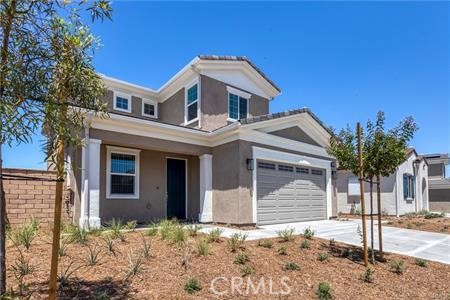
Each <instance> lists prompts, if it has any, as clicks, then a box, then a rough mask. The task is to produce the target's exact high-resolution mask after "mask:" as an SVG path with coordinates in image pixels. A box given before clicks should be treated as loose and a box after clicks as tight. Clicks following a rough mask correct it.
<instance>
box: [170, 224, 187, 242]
mask: <svg viewBox="0 0 450 300" xmlns="http://www.w3.org/2000/svg"><path fill="white" fill-rule="evenodd" d="M168 238H169V241H170V242H171V243H172V244H176V245H178V246H181V245H183V244H184V243H185V242H186V239H187V237H186V230H184V228H183V226H182V225H176V226H173V228H172V231H171V232H170V233H169V236H168Z"/></svg>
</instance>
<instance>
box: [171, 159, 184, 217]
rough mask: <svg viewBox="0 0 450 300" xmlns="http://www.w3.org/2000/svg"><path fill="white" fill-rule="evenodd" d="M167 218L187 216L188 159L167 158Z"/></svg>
mask: <svg viewBox="0 0 450 300" xmlns="http://www.w3.org/2000/svg"><path fill="white" fill-rule="evenodd" d="M167 218H177V219H179V220H183V219H185V218H186V161H185V160H183V159H172V158H168V159H167Z"/></svg>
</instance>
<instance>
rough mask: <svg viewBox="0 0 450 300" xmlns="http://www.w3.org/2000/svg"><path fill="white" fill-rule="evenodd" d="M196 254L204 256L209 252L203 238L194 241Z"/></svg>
mask: <svg viewBox="0 0 450 300" xmlns="http://www.w3.org/2000/svg"><path fill="white" fill-rule="evenodd" d="M195 245H196V248H197V255H198V256H205V255H208V254H209V244H208V242H207V241H205V240H199V241H197V242H196V244H195Z"/></svg>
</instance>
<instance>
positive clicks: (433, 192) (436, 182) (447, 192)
mask: <svg viewBox="0 0 450 300" xmlns="http://www.w3.org/2000/svg"><path fill="white" fill-rule="evenodd" d="M424 156H425V158H426V160H427V162H428V165H429V166H428V181H429V190H430V192H429V193H430V196H429V199H430V210H431V211H445V212H448V213H450V178H447V176H446V174H445V166H446V165H448V164H450V160H449V158H448V154H426V155H424Z"/></svg>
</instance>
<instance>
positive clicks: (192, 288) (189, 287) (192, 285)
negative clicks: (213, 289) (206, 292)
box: [184, 278, 202, 294]
mask: <svg viewBox="0 0 450 300" xmlns="http://www.w3.org/2000/svg"><path fill="white" fill-rule="evenodd" d="M201 289H202V287H201V286H200V283H199V282H198V280H197V279H196V278H190V279H189V280H188V281H187V282H186V283H185V284H184V290H185V291H186V292H188V293H189V294H193V293H195V292H198V291H200V290H201Z"/></svg>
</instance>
